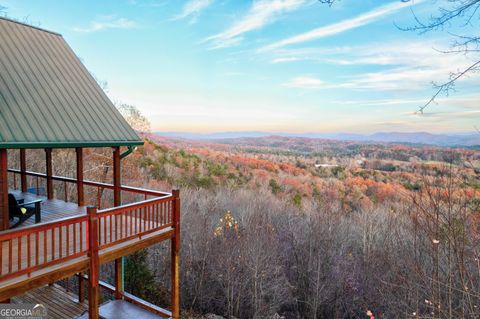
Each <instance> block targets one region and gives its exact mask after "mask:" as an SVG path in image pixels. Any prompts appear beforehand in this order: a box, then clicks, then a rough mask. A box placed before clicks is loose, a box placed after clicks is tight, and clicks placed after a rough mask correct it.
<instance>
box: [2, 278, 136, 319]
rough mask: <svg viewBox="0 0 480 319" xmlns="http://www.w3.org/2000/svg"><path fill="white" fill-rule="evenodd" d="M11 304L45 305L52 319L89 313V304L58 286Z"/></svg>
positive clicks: (16, 300)
mask: <svg viewBox="0 0 480 319" xmlns="http://www.w3.org/2000/svg"><path fill="white" fill-rule="evenodd" d="M11 302H12V303H15V304H22V303H29V304H38V303H39V304H43V305H44V306H46V308H47V313H48V318H52V319H67V318H77V317H79V316H81V315H83V314H84V313H85V312H86V311H88V303H86V302H84V303H79V302H78V299H77V296H76V295H74V294H72V293H70V292H68V291H66V290H65V289H64V288H63V287H61V286H59V285H57V284H54V285H51V286H44V287H41V288H37V289H33V290H30V291H29V292H27V293H26V294H24V295H21V296H17V297H14V298H12V300H11ZM138 318H140V317H138Z"/></svg>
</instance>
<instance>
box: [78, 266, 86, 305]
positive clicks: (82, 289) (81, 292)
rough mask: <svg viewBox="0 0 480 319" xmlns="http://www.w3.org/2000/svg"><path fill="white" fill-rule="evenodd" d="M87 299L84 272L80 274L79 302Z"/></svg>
mask: <svg viewBox="0 0 480 319" xmlns="http://www.w3.org/2000/svg"><path fill="white" fill-rule="evenodd" d="M84 301H85V283H84V279H83V272H81V273H79V274H78V302H80V303H83V302H84Z"/></svg>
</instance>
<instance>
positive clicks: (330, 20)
mask: <svg viewBox="0 0 480 319" xmlns="http://www.w3.org/2000/svg"><path fill="white" fill-rule="evenodd" d="M442 2H446V0H439V1H434V0H423V1H422V0H414V1H413V2H403V1H400V0H388V1H387V0H385V1H383V0H375V1H373V0H361V1H360V0H341V1H339V2H336V3H335V4H333V5H332V6H328V5H325V4H322V3H320V2H319V1H315V0H254V1H247V0H189V1H180V0H175V1H173V0H172V1H167V0H103V1H93V0H85V1H54V0H43V1H38V0H0V5H1V6H3V7H6V10H5V11H6V14H7V15H8V16H10V17H13V18H16V19H19V20H21V21H25V22H28V23H30V24H33V25H36V26H40V27H42V28H46V29H49V30H52V31H56V32H58V33H61V34H62V35H63V36H64V38H65V39H66V41H67V42H68V43H69V45H70V46H71V47H72V48H73V50H74V51H75V52H76V54H77V55H78V56H79V57H80V59H81V60H82V62H83V63H84V64H85V65H86V66H87V68H88V69H89V71H90V72H91V73H92V74H94V76H95V77H96V78H97V79H98V80H100V81H105V82H106V83H108V84H107V89H106V90H107V94H108V95H109V97H110V98H111V99H112V100H113V101H114V102H116V103H127V104H132V105H135V106H136V107H137V108H138V109H139V110H140V111H141V112H142V113H143V114H144V115H145V116H147V118H148V119H149V120H150V122H151V124H152V130H153V131H185V132H202V133H206V132H223V131H268V132H289V133H307V132H320V133H321V132H351V133H373V132H378V131H402V132H414V131H428V132H437V133H440V132H442V133H448V132H465V131H473V130H474V129H475V127H476V126H477V125H479V126H480V90H479V89H478V88H480V74H472V75H470V76H469V77H467V78H464V79H462V80H461V81H459V82H458V83H457V85H456V91H455V92H453V93H452V94H450V96H448V97H445V96H441V97H440V98H439V99H438V103H437V104H433V105H431V106H429V107H428V109H427V110H426V111H425V114H423V115H420V114H416V113H415V111H416V110H417V109H418V107H419V106H421V105H423V104H425V103H426V102H427V101H428V100H429V98H430V97H431V96H432V94H434V92H435V90H434V88H433V87H432V82H437V83H441V82H442V81H446V80H448V78H449V74H450V73H451V72H455V71H457V70H459V69H461V68H463V67H465V66H467V65H468V64H469V63H471V62H472V61H473V60H472V58H473V57H465V56H464V55H462V54H444V53H440V52H439V51H440V50H444V49H447V48H448V46H449V44H450V43H451V40H452V38H451V37H450V36H449V35H448V33H447V32H444V31H442V30H439V31H437V32H431V33H426V34H418V33H416V32H408V31H402V30H401V28H407V27H410V26H412V25H414V23H415V21H414V18H413V13H412V12H414V13H415V14H416V15H417V16H418V17H420V18H422V17H428V16H430V15H431V14H434V13H436V12H437V10H438V5H439V3H440V4H441V3H442ZM399 27H400V28H399ZM455 28H456V27H455V26H454V27H453V31H455V32H457V33H459V34H468V32H469V31H471V30H472V28H473V27H472V26H465V27H462V28H458V29H455Z"/></svg>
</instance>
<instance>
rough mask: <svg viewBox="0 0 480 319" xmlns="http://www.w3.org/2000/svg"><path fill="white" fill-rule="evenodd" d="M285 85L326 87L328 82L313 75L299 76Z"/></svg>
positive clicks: (309, 87) (305, 87) (310, 87)
mask: <svg viewBox="0 0 480 319" xmlns="http://www.w3.org/2000/svg"><path fill="white" fill-rule="evenodd" d="M285 86H287V87H292V88H303V89H321V88H326V87H327V84H326V83H325V82H324V81H322V80H320V79H318V78H315V77H312V76H297V77H295V78H293V79H291V80H290V81H289V82H288V83H286V84H285Z"/></svg>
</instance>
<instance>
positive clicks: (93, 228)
mask: <svg viewBox="0 0 480 319" xmlns="http://www.w3.org/2000/svg"><path fill="white" fill-rule="evenodd" d="M87 215H88V245H89V246H88V248H89V249H88V256H89V257H90V268H89V274H88V318H90V319H98V317H99V312H98V302H99V288H98V287H99V285H98V279H99V267H100V264H99V260H98V216H97V208H96V207H95V206H88V207H87Z"/></svg>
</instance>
